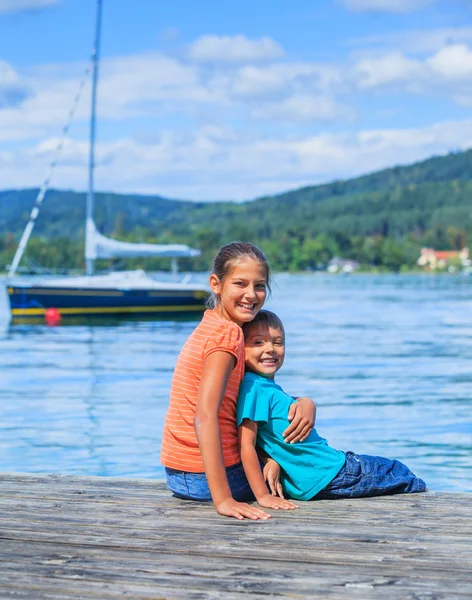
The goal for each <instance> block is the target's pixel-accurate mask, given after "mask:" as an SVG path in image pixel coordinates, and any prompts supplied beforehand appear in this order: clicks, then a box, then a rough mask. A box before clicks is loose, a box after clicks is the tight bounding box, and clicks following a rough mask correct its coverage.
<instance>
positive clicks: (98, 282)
mask: <svg viewBox="0 0 472 600" xmlns="http://www.w3.org/2000/svg"><path fill="white" fill-rule="evenodd" d="M101 17H102V0H97V17H96V35H95V46H94V51H93V54H92V63H93V73H92V105H91V119H90V148H89V186H88V193H87V199H86V223H85V263H86V273H85V275H84V276H79V277H72V276H67V277H58V278H50V279H47V278H45V279H40V280H35V281H28V282H21V281H17V282H15V281H14V280H13V277H14V275H15V273H16V269H17V267H18V265H19V263H20V260H21V257H22V255H23V253H24V250H25V248H26V245H27V243H28V239H29V236H30V235H31V232H32V230H33V227H34V223H35V221H36V218H37V216H38V213H39V207H40V205H41V202H42V200H43V199H44V195H45V193H46V190H47V187H44V189H41V190H40V193H39V194H38V197H37V199H36V205H35V207H34V208H33V210H32V213H31V217H30V220H29V222H28V224H27V226H26V228H25V231H24V233H23V235H22V238H21V240H20V243H19V245H18V249H17V251H16V253H15V257H14V259H13V261H12V264H11V265H10V268H9V272H8V278H7V293H8V297H9V301H10V308H11V316H12V318H13V320H14V321H15V320H21V321H24V320H26V319H30V318H34V319H36V320H37V319H38V317H39V318H41V317H44V315H45V314H46V311H48V309H51V308H54V309H56V311H58V313H59V315H61V316H67V317H84V316H87V317H90V316H106V315H108V316H111V315H113V316H130V315H133V316H135V317H136V316H137V317H139V316H141V315H147V316H149V315H152V314H163V313H165V314H174V313H176V314H183V313H187V314H188V313H198V312H201V311H202V310H204V308H205V300H206V298H207V296H208V288H207V286H206V285H202V284H193V283H190V282H188V281H185V280H183V281H181V282H174V281H171V282H165V281H157V280H156V279H154V278H152V277H150V276H149V275H147V274H146V273H145V272H144V271H142V270H136V271H124V272H123V271H121V272H112V273H108V274H106V275H96V274H94V262H95V260H97V259H112V258H128V257H150V256H154V257H156V256H158V257H169V258H171V260H172V268H173V271H174V273H175V272H176V271H177V268H176V267H177V259H178V258H182V257H193V256H198V255H199V254H200V251H199V250H196V249H193V248H189V247H188V246H185V245H183V244H146V243H137V244H136V243H130V242H122V241H119V240H114V239H111V238H107V237H106V236H104V235H102V234H101V233H100V232H99V231H98V230H97V227H96V225H95V221H94V217H93V213H94V210H93V208H94V167H95V156H94V152H95V130H96V101H97V86H98V67H99V56H100V36H101Z"/></svg>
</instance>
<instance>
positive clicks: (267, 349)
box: [244, 325, 285, 379]
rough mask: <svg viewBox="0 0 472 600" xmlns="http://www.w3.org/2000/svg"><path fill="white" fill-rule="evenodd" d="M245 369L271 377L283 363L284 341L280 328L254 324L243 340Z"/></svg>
mask: <svg viewBox="0 0 472 600" xmlns="http://www.w3.org/2000/svg"><path fill="white" fill-rule="evenodd" d="M244 347H245V352H246V369H247V370H248V371H252V372H253V373H257V374H258V375H262V376H264V377H268V378H269V379H273V378H274V375H275V374H276V373H277V371H278V370H279V369H280V367H281V366H282V365H283V362H284V358H285V341H284V336H283V334H282V332H281V331H280V329H277V328H273V327H267V325H254V326H253V327H251V328H250V330H249V334H248V336H247V337H246V340H245V342H244Z"/></svg>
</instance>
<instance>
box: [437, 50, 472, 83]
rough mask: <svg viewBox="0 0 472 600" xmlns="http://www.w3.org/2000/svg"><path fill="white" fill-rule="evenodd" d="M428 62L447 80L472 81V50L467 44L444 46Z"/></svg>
mask: <svg viewBox="0 0 472 600" xmlns="http://www.w3.org/2000/svg"><path fill="white" fill-rule="evenodd" d="M427 64H428V65H429V66H430V67H431V69H432V70H433V71H435V72H436V73H437V74H438V75H440V76H441V77H443V78H444V79H446V80H467V81H469V82H470V83H472V52H471V51H470V50H469V48H468V47H467V46H466V45H465V44H454V45H450V46H446V47H445V48H442V49H441V50H440V51H439V52H437V53H436V54H435V55H434V56H431V57H430V58H429V59H428V61H427Z"/></svg>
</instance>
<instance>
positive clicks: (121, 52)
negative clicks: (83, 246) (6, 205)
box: [0, 0, 472, 201]
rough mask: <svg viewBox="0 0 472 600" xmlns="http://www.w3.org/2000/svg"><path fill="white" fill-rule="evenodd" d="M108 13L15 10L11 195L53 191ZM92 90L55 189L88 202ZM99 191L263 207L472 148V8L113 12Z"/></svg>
mask: <svg viewBox="0 0 472 600" xmlns="http://www.w3.org/2000/svg"><path fill="white" fill-rule="evenodd" d="M95 16H96V0H0V190H6V189H22V188H31V187H39V186H40V185H41V184H42V183H43V180H44V179H45V177H46V175H47V173H48V166H49V164H50V162H51V161H52V160H53V159H54V157H55V155H56V152H55V150H56V147H57V145H58V143H59V140H60V138H61V133H62V129H63V127H64V125H65V123H66V122H67V119H68V115H69V112H70V110H71V108H72V107H73V104H74V97H75V96H76V94H77V91H78V89H79V85H80V82H81V80H82V78H83V75H84V71H85V70H86V68H87V66H88V65H89V64H90V55H91V51H92V47H93V39H94V28H95ZM90 94H91V86H90V76H89V77H88V78H87V83H86V84H85V86H84V87H83V90H82V93H81V95H80V99H79V102H78V104H77V109H76V112H75V116H74V119H73V122H72V125H71V128H70V132H69V137H68V138H67V139H66V141H65V143H64V146H63V150H62V153H61V155H60V158H59V163H58V166H57V168H56V169H55V170H54V173H53V177H52V181H51V184H52V186H53V187H54V188H59V189H74V190H85V189H86V188H87V182H88V176H87V164H88V148H89V143H88V136H89V119H90ZM97 117H98V122H97V143H96V163H97V166H96V173H95V185H96V189H97V190H99V191H113V192H116V193H140V194H158V195H162V196H165V197H169V198H179V199H189V200H201V201H207V200H208V201H211V200H237V201H240V200H249V199H252V198H255V197H260V196H264V195H270V194H277V193H281V192H284V191H287V190H291V189H296V188H298V187H301V186H305V185H315V184H318V183H324V182H328V181H332V180H334V179H346V178H350V177H355V176H357V175H362V174H365V173H368V172H372V171H376V170H379V169H382V168H385V167H389V166H394V165H398V164H408V163H411V162H415V161H418V160H422V159H425V158H428V157H430V156H432V155H440V154H446V153H448V152H451V151H458V150H463V149H466V148H469V147H472V0H257V1H255V0H238V1H237V2H235V1H232V0H228V1H226V2H222V1H221V0H218V1H217V0H199V1H198V2H196V1H195V0H172V1H171V0H104V1H103V20H102V45H101V62H100V77H99V86H98V103H97Z"/></svg>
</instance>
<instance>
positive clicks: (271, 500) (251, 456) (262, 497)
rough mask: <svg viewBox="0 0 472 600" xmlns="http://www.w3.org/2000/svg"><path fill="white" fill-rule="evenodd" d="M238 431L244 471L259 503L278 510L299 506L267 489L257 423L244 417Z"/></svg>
mask: <svg viewBox="0 0 472 600" xmlns="http://www.w3.org/2000/svg"><path fill="white" fill-rule="evenodd" d="M238 431H239V445H240V449H241V460H242V462H243V467H244V472H245V473H246V477H247V480H248V482H249V485H250V486H251V490H252V492H253V494H254V496H255V497H256V500H257V502H258V504H259V505H260V506H263V507H264V508H274V509H276V510H277V509H279V508H283V509H285V510H293V509H294V508H297V505H296V504H294V503H293V502H290V501H289V500H285V499H284V498H277V497H275V496H272V495H271V494H270V493H269V490H268V489H267V486H266V484H265V481H264V478H263V476H262V472H261V467H260V463H259V458H258V456H257V452H256V437H257V423H255V422H254V421H250V420H249V419H244V421H243V422H242V423H241V425H240V426H239V430H238Z"/></svg>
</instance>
